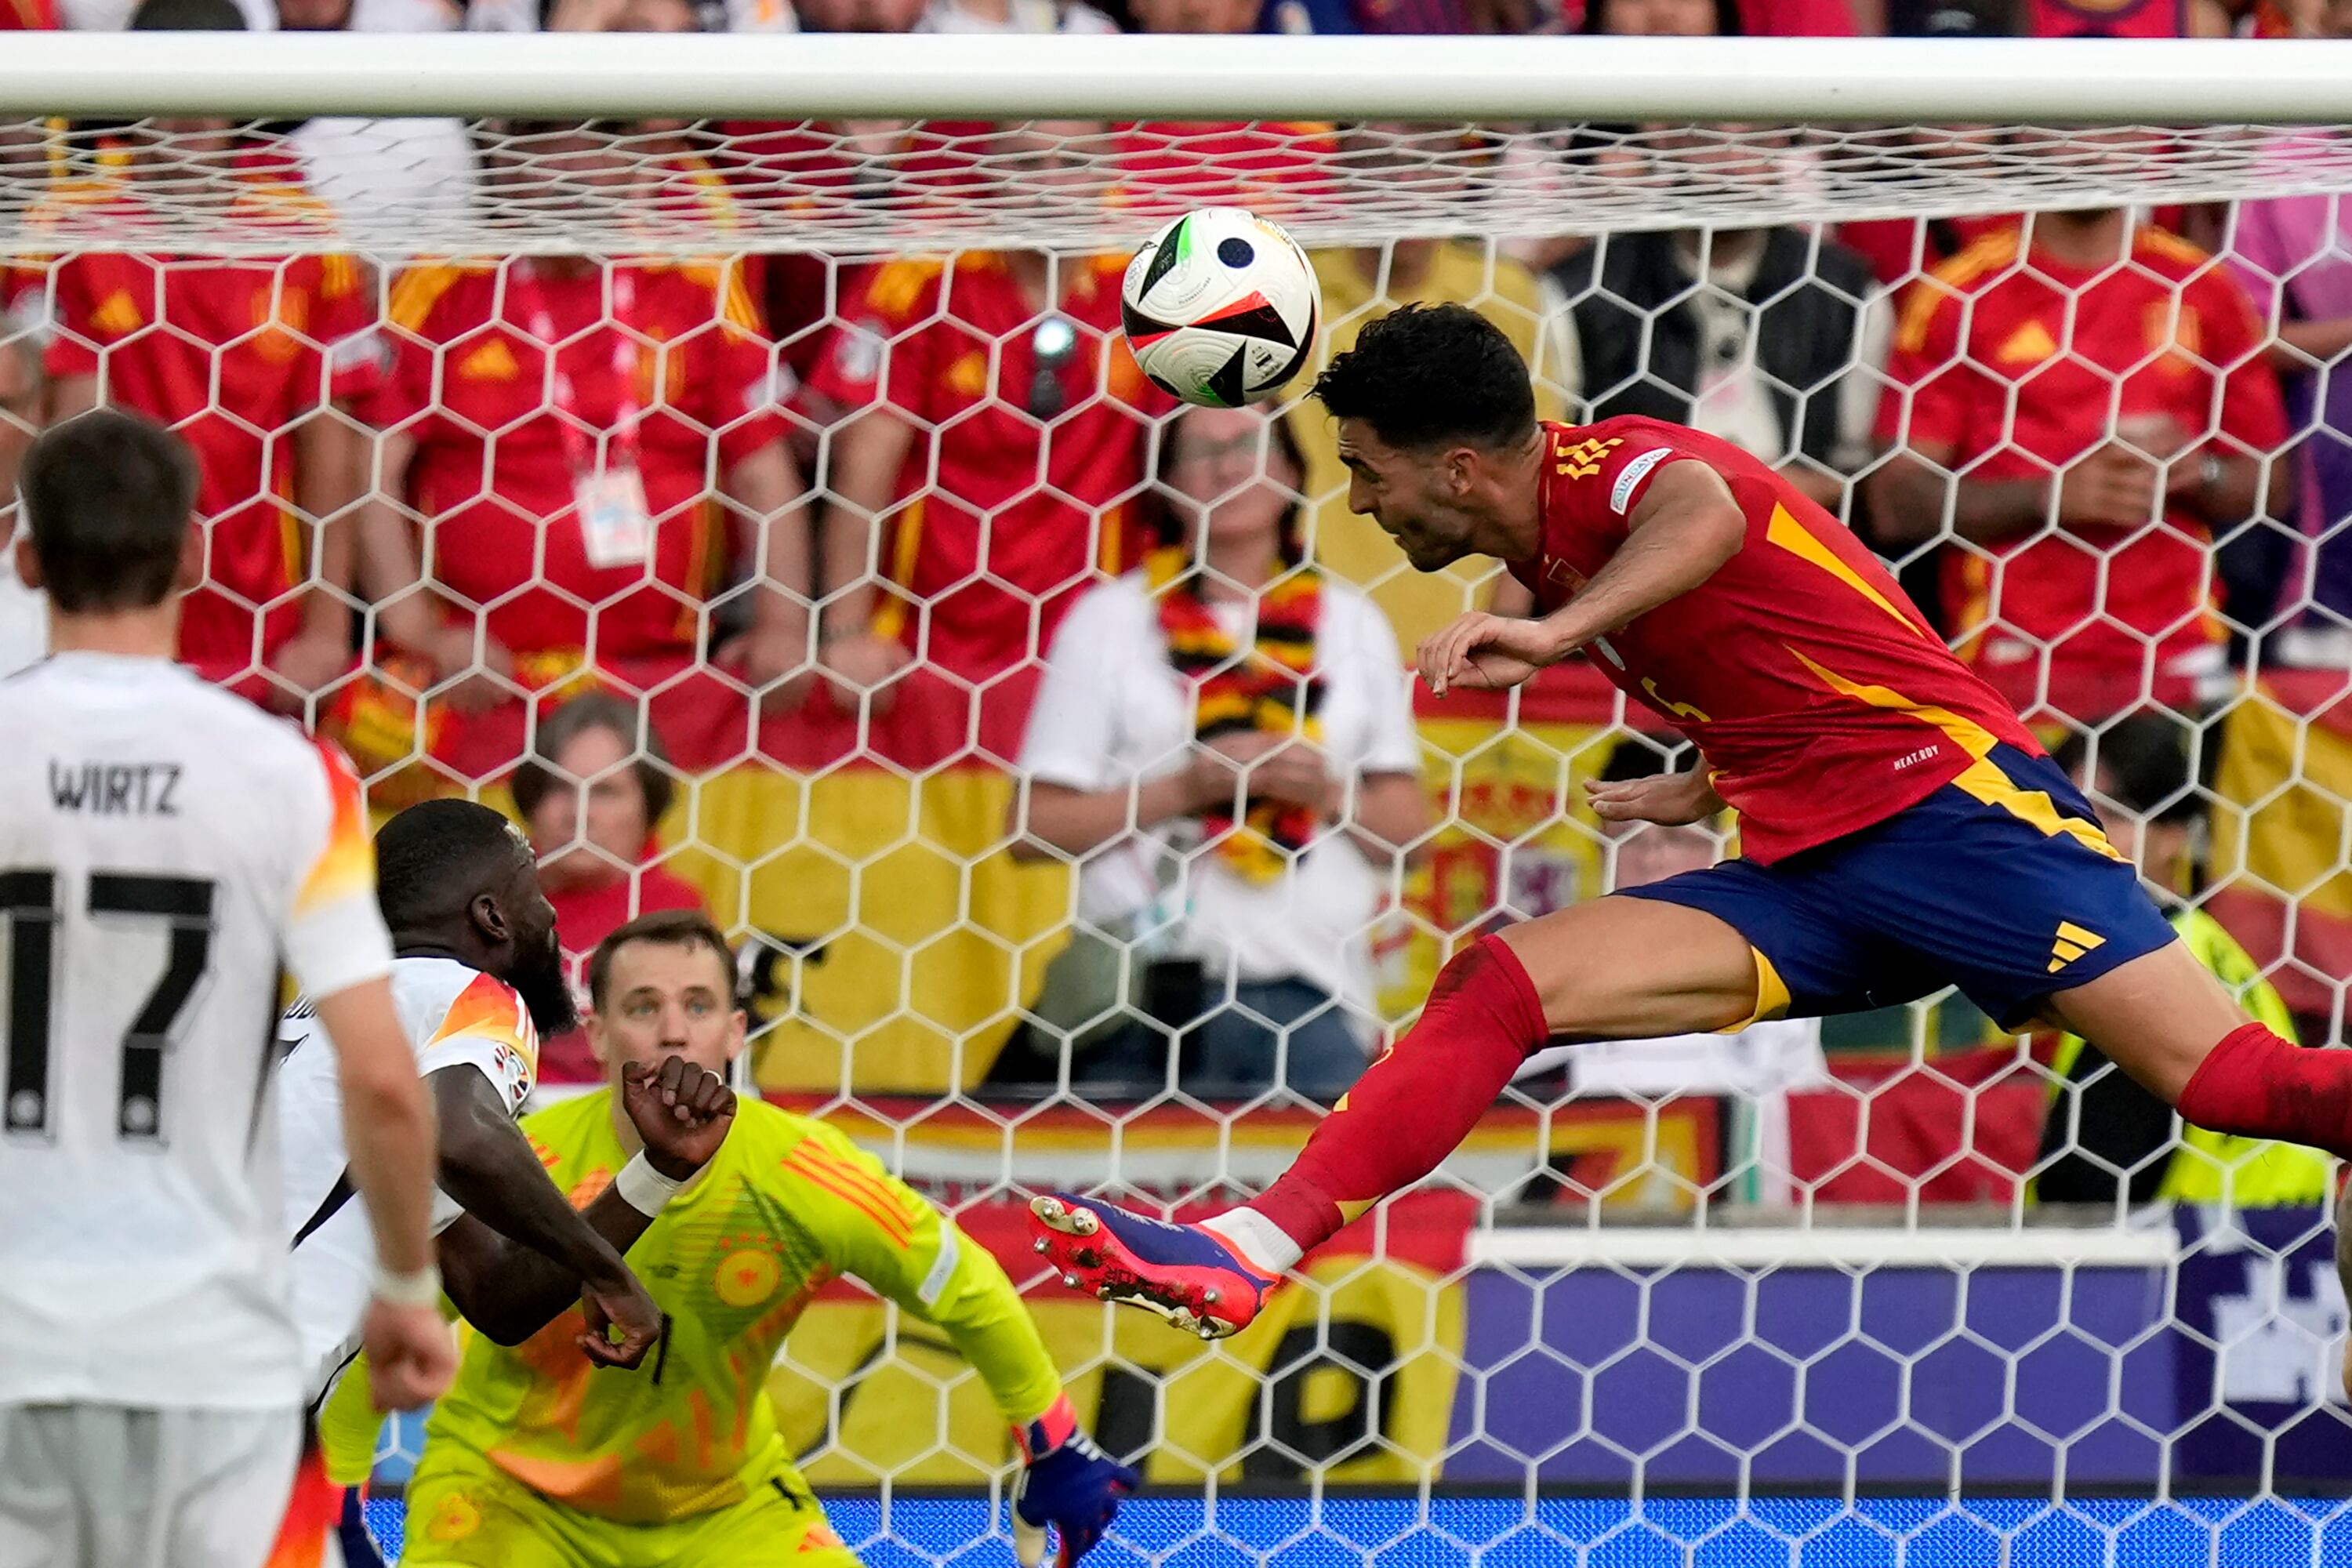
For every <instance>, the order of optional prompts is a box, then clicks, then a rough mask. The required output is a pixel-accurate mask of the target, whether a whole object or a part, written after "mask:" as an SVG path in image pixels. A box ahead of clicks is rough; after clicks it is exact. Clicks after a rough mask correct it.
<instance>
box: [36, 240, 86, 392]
mask: <svg viewBox="0 0 2352 1568" xmlns="http://www.w3.org/2000/svg"><path fill="white" fill-rule="evenodd" d="M54 265H55V268H56V271H55V273H54V274H53V276H54V277H55V279H56V289H57V307H56V308H57V325H58V330H57V332H56V333H55V335H53V336H52V337H51V338H50V339H49V346H48V348H47V351H46V352H45V353H43V355H42V364H43V367H44V368H45V369H46V370H47V373H48V376H49V379H50V380H52V381H61V380H63V379H65V378H66V377H68V376H75V375H96V374H98V359H99V342H98V336H99V334H98V326H97V323H96V322H95V321H94V320H93V318H94V317H95V315H96V314H97V310H98V301H96V300H92V299H91V298H90V297H89V294H90V277H89V263H88V262H86V261H84V260H82V259H81V258H79V257H68V258H64V259H62V260H60V261H58V262H56V263H55V264H54Z"/></svg>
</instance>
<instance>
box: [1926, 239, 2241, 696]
mask: <svg viewBox="0 0 2352 1568" xmlns="http://www.w3.org/2000/svg"><path fill="white" fill-rule="evenodd" d="M2030 261H2031V265H2030V267H2029V266H2028V265H2026V258H2022V257H2021V234H2020V231H2019V230H2018V229H2017V228H2015V227H2011V228H2008V229H2004V230H2002V231H2000V232H1999V233H1997V234H1993V235H1990V236H1988V237H1985V238H1984V239H1982V240H1980V241H1979V242H1978V243H1977V244H1975V245H1973V246H1970V247H1969V248H1968V249H1967V250H1965V251H1963V252H1961V253H1960V254H1959V255H1958V256H1956V257H1954V258H1952V259H1951V260H1950V261H1948V262H1947V263H1946V264H1944V265H1943V266H1941V267H1939V268H1937V269H1936V271H1935V272H1934V274H1933V275H1932V277H1931V279H1930V280H1929V281H1928V282H1927V283H1924V284H1922V285H1921V286H1919V287H1918V288H1916V289H1913V290H1912V292H1911V293H1910V295H1909V296H1908V297H1907V298H1906V300H1905V302H1904V308H1903V313H1902V318H1901V321H1900V322H1899V324H1898V325H1897V328H1896V331H1895V348H1894V352H1893V353H1892V354H1891V355H1890V356H1889V361H1888V364H1887V374H1888V377H1889V379H1890V380H1892V381H1893V382H1894V384H1895V387H1896V388H1897V389H1898V393H1897V395H1890V396H1888V397H1887V398H1885V400H1884V401H1883V402H1882V403H1881V405H1880V407H1879V436H1880V437H1881V439H1883V440H1885V441H1886V442H1887V443H1889V444H1890V445H1901V444H1909V445H1914V446H1918V447H1937V448H1940V447H1949V448H1950V449H1951V453H1952V456H1951V458H1950V461H1949V464H1948V466H1949V467H1951V468H1965V469H1966V471H1967V473H1968V475H1969V477H1970V478H1972V479H1983V480H1994V479H2042V480H2046V479H2049V478H2050V476H2051V475H2052V473H2053V471H2054V470H2055V469H2056V468H2059V467H2060V466H2062V465H2064V464H2066V463H2070V462H2073V461H2074V460H2075V459H2077V458H2081V457H2083V456H2084V454H2085V453H2087V452H2090V451H2091V450H2093V449H2094V448H2095V447H2099V446H2101V445H2102V444H2104V443H2105V442H2106V441H2108V440H2110V439H2112V438H2113V437H2114V436H2115V435H2116V432H2117V430H2118V429H2119V428H2120V429H2123V430H2125V431H2128V429H2129V427H2130V425H2131V423H2132V421H2134V420H2135V419H2141V418H2148V417H2151V416H2166V417H2168V418H2169V419H2170V420H2171V421H2172V422H2173V423H2174V424H2175V425H2177V426H2179V429H2180V430H2181V431H2182V432H2184V433H2185V434H2186V436H2187V437H2188V440H2189V446H2190V447H2191V448H2194V447H2200V446H2205V445H2209V444H2210V446H2211V447H2212V449H2213V450H2215V451H2216V452H2220V453H2223V454H2231V455H2234V454H2238V453H2246V452H2268V451H2274V450H2276V449H2277V448H2278V447H2281V446H2282V445H2284V443H2285V440H2286V434H2287V429H2286V411H2285V407H2284V405H2283V404H2282V402H2281V401H2280V397H2279V388H2278V381H2277V378H2276V377H2275V376H2273V374H2272V373H2271V370H2270V366H2269V365H2268V363H2266V362H2265V361H2264V359H2263V348H2262V345H2263V338H2264V336H2265V333H2264V331H2263V326H2262V323H2261V322H2260V321H2257V320H2256V319H2255V317H2254V312H2253V308H2252V306H2251V305H2249V304H2248V303H2247V301H2246V297H2245V294H2244V291H2243V290H2242V289H2241V288H2240V287H2239V285H2238V283H2237V280H2236V279H2233V278H2232V277H2231V275H2230V273H2229V270H2228V269H2227V268H2224V267H2222V266H2221V265H2220V264H2219V263H2217V262H2216V261H2215V260H2214V259H2213V258H2211V257H2209V256H2207V255H2206V254H2205V252H2203V251H2201V250H2200V249H2198V248H2197V247H2195V246H2193V245H2190V244H2189V242H2188V241H2187V240H2184V239H2179V238H2177V237H2174V236H2172V235H2169V234H2167V233H2165V232H2164V231H2162V230H2160V229H2154V228H2144V229H2141V230H2140V231H2139V232H2138V234H2137V236H2136V237H2134V240H2133V244H2132V257H2131V265H2129V266H2127V267H2113V268H2105V269H2090V268H2070V267H2064V266H2062V265H2060V264H2059V263H2057V262H2055V261H2053V260H2051V259H2050V258H2048V257H2047V256H2045V255H2043V254H2042V253H2041V252H2040V251H2036V252H2034V254H2033V255H2032V258H2030ZM2187 460H2189V461H2191V462H2193V461H2194V460H2195V458H2194V456H2193V452H2192V454H2191V455H2190V456H2189V458H2187ZM2212 593H2213V567H2212V552H2211V536H2210V533H2209V532H2208V531H2207V529H2206V526H2205V521H2204V520H2203V519H2202V518H2201V517H2200V516H2199V515H2198V513H2197V512H2196V511H2195V510H2192V509H2190V508H2189V507H2188V506H2185V505H2181V504H2179V503H2175V504H2173V505H2171V506H2170V507H2168V510H2167V511H2166V514H2165V518H2164V522H2163V525H2162V526H2158V525H2156V524H2152V523H2151V524H2148V525H2146V526H2142V527H2137V528H2117V527H2102V526H2087V527H2079V528H2076V527H2069V528H2067V529H2066V530H2065V531H2063V533H2061V532H2057V531H2050V530H2036V531H2032V532H2031V533H2027V534H2023V535H2021V536H2019V537H2016V538H2013V539H2010V540H2006V541H2003V542H2000V543H1998V544H1995V545H1992V546H1990V552H1989V553H1988V552H1986V551H1980V550H1974V549H1970V550H1953V551H1949V552H1947V554H1946V559H1945V563H1944V595H1945V603H1946V605H1947V607H1948V609H1949V611H1950V612H1951V616H1952V625H1953V626H1954V627H1955V629H1956V631H1957V632H1958V634H1960V636H1961V638H1962V641H1961V644H1960V647H1961V657H1962V658H1965V659H1967V660H1968V661H1969V663H1971V664H1973V665H1975V666H1977V667H1978V668H1979V672H1980V673H1982V674H1983V675H1984V676H1985V678H1986V679H1988V680H1990V681H1991V682H1992V683H1993V684H1994V685H1995V686H1996V687H1997V688H1999V689H2000V690H2001V692H2002V693H2003V694H2004V695H2006V696H2007V697H2009V698H2010V700H2011V701H2013V702H2015V703H2016V704H2017V705H2018V706H2020V707H2021V708H2027V709H2031V708H2032V707H2033V706H2034V705H2035V704H2037V703H2038V702H2040V701H2042V700H2044V698H2045V697H2046V698H2048V699H2049V700H2053V701H2054V702H2056V703H2057V704H2058V705H2060V706H2062V707H2063V708H2066V709H2069V710H2074V711H2079V712H2085V713H2093V714H2095V712H2097V711H2099V710H2119V709H2124V708H2128V707H2131V706H2133V705H2134V704H2136V703H2137V702H2139V701H2141V700H2145V698H2146V697H2147V696H2149V695H2153V696H2156V697H2158V698H2159V699H2164V700H2172V699H2176V698H2178V697H2179V696H2181V695H2184V692H2183V691H2182V690H2181V689H2182V688H2185V687H2186V686H2187V685H2188V683H2189V682H2190V681H2192V680H2193V679H2194V678H2195V677H2196V676H2198V675H2200V674H2202V673H2204V672H2205V671H2206V670H2208V669H2210V668H2214V667H2217V666H2218V664H2219V661H2220V659H2221V647H2220V646H2219V645H2220V644H2221V640H2222V637H2223V635H2224V634H2223V630H2222V627H2221V623H2220V621H2219V619H2218V618H2217V617H2216V616H2214V615H2213V613H2212ZM2151 649H2152V650H2153V665H2152V666H2151ZM2045 656H2046V658H2047V661H2048V668H2047V671H2046V674H2045V671H2044V668H2043V661H2044V658H2045Z"/></svg>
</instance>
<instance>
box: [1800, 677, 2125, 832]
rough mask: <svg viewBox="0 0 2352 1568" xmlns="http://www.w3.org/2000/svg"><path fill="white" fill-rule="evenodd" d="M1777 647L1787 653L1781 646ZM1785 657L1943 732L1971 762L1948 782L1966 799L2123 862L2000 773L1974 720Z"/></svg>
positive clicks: (2084, 826) (2037, 794)
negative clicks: (1971, 796) (1973, 799)
mask: <svg viewBox="0 0 2352 1568" xmlns="http://www.w3.org/2000/svg"><path fill="white" fill-rule="evenodd" d="M1781 646H1782V647H1788V645H1787V644H1785V643H1784V644H1782V645H1781ZM1789 651H1790V653H1792V654H1795V655H1796V657H1797V659H1798V661H1799V662H1800V663H1801V664H1803V665H1804V667H1805V668H1808V669H1810V670H1811V671H1812V672H1813V674H1814V675H1815V676H1817V677H1819V678H1820V679H1822V681H1824V682H1826V683H1827V684H1828V685H1829V687H1830V688H1831V689H1832V690H1834V691H1836V692H1838V693H1839V694H1841V695H1842V696H1846V697H1851V698H1853V700H1855V701H1857V702H1866V703H1868V704H1869V705H1870V706H1872V707H1873V708H1884V709H1887V710H1890V711H1893V712H1897V713H1907V714H1909V715H1910V716H1911V717H1912V718H1914V719H1916V720H1918V721H1920V722H1921V723H1923V724H1928V725H1931V726H1933V727H1934V728H1936V729H1937V730H1940V731H1943V732H1944V733H1945V734H1946V735H1947V736H1948V737H1949V738H1950V739H1951V741H1952V742H1953V744H1955V745H1957V746H1958V747H1959V748H1960V750H1961V751H1962V752H1965V753H1967V755H1968V756H1969V758H1970V759H1971V760H1970V762H1969V765H1968V766H1967V767H1966V768H1964V769H1962V770H1961V771H1960V773H1959V774H1958V776H1957V777H1956V778H1954V779H1953V780H1952V783H1953V784H1954V785H1955V786H1956V787H1958V789H1960V790H1961V791H1962V792H1964V793H1965V794H1968V795H1973V796H1974V797H1975V798H1976V799H1978V800H1980V801H1982V802H1983V803H1984V804H1985V805H1990V806H1997V807H1999V808H2000V810H2002V811H2005V812H2007V813H2009V814H2010V815H2011V816H2014V817H2016V818H2018V819H2019V820H2020V821H2021V822H2025V823H2027V824H2030V825H2031V826H2033V827H2034V828H2036V829H2038V830H2040V831H2041V832H2042V833H2044V834H2046V835H2048V836H2049V837H2053V838H2055V837H2060V836H2061V835H2063V836H2064V837H2069V838H2072V839H2074V841H2075V842H2077V843H2079V844H2081V845H2082V846H2083V847H2084V848H2085V849H2089V850H2091V851H2093V852H2094V853H2096V854H2100V855H2104V856H2105V857H2106V858H2108V859H2110V860H2120V859H2122V858H2123V856H2122V855H2121V854H2119V853H2117V851H2116V847H2115V846H2114V845H2112V844H2110V843H2108V842H2107V836H2106V835H2105V833H2104V832H2102V831H2100V828H2099V825H2098V824H2097V823H2095V822H2086V821H2084V819H2083V818H2082V817H2079V816H2062V815H2061V814H2060V812H2059V810H2058V803H2057V802H2056V801H2053V800H2052V799H2051V798H2050V796H2049V795H2047V794H2046V793H2044V792H2043V791H2042V790H2038V789H2026V788H2024V787H2023V786H2021V785H2020V784H2018V783H2017V782H2016V781H2015V780H2013V779H2011V777H2010V776H2009V775H2008V774H2007V773H2003V772H2001V771H2000V763H1996V762H1994V761H1993V760H1992V752H1993V748H1994V747H1996V746H1998V745H2000V741H1999V740H1998V739H1996V738H1995V737H1994V735H1993V733H1992V731H1990V730H1987V729H1986V728H1985V727H1984V726H1983V725H1981V724H1979V723H1978V722H1976V721H1974V720H1972V719H1963V718H1961V717H1960V716H1959V715H1958V714H1957V713H1955V712H1953V711H1952V710H1950V709H1948V708H1938V707H1937V706H1935V705H1934V704H1932V703H1923V702H1914V701H1913V700H1911V699H1909V698H1908V697H1906V696H1904V695H1903V694H1902V693H1901V692H1899V691H1895V690H1893V689H1890V688H1887V687H1884V686H1872V685H1869V684H1866V683H1865V682H1863V681H1858V680H1849V679H1846V678H1845V677H1844V676H1842V675H1839V674H1838V673H1836V672H1835V671H1834V670H1831V669H1827V668H1823V667H1822V666H1821V665H1820V664H1818V663H1816V662H1814V661H1813V660H1812V659H1810V658H1806V657H1805V655H1804V654H1803V653H1801V652H1800V651H1799V650H1798V649H1796V648H1794V647H1790V648H1789Z"/></svg>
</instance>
